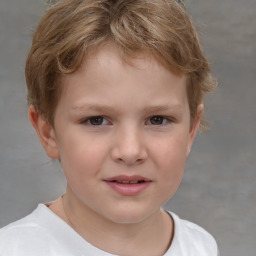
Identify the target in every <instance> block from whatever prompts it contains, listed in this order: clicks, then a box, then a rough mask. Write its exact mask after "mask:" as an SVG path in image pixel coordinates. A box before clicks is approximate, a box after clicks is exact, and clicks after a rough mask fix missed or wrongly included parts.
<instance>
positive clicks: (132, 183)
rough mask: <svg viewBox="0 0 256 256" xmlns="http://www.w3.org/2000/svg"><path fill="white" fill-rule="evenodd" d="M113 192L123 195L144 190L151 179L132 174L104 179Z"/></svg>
mask: <svg viewBox="0 0 256 256" xmlns="http://www.w3.org/2000/svg"><path fill="white" fill-rule="evenodd" d="M104 181H105V182H106V183H107V184H108V185H109V187H110V188H112V189H113V190H114V191H115V192H117V193H119V194H121V195H125V196H134V195H138V194H139V193H141V192H142V191H144V190H145V189H146V188H147V187H148V186H149V185H150V183H151V182H152V180H150V179H148V178H145V177H142V176H138V175H134V176H125V175H121V176H116V177H112V178H108V179H105V180H104Z"/></svg>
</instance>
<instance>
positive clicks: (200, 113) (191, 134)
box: [187, 104, 204, 156]
mask: <svg viewBox="0 0 256 256" xmlns="http://www.w3.org/2000/svg"><path fill="white" fill-rule="evenodd" d="M203 113H204V105H203V104H200V105H198V107H197V114H196V117H195V119H194V121H193V123H192V125H191V127H190V131H189V142H188V148H187V156H188V155H189V153H190V151H191V148H192V144H193V141H194V139H195V137H196V134H197V131H198V128H199V125H200V120H201V118H202V116H203Z"/></svg>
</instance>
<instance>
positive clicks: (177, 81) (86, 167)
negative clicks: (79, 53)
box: [29, 44, 203, 256]
mask: <svg viewBox="0 0 256 256" xmlns="http://www.w3.org/2000/svg"><path fill="white" fill-rule="evenodd" d="M128 63H129V64H128ZM202 112H203V107H202V105H200V106H199V107H198V115H197V117H196V118H195V120H194V123H193V125H192V126H191V124H190V112H189V105H188V99H187V93H186V77H185V76H184V75H177V74H175V73H173V72H171V71H170V70H168V69H166V68H165V67H164V66H162V65H161V64H160V63H159V62H158V61H157V60H156V59H154V58H153V57H152V56H150V55H146V54H144V53H141V54H140V55H139V56H138V58H136V59H130V60H129V61H128V62H124V61H123V60H122V59H121V57H120V53H119V51H118V50H117V48H116V47H115V46H113V45H111V44H109V45H106V46H103V47H101V48H99V49H98V50H96V51H94V52H92V53H91V54H90V56H88V57H87V59H86V60H84V62H83V65H82V66H81V68H80V69H79V70H78V71H76V72H75V73H73V74H69V75H64V76H63V92H62V95H61V98H60V101H59V103H58V105H57V109H56V114H55V119H54V126H52V125H50V124H49V123H47V122H46V121H45V120H44V119H43V118H42V117H41V116H40V115H38V113H37V112H36V111H35V109H34V108H33V106H31V107H30V109H29V117H30V121H31V123H32V125H33V126H34V128H35V129H36V131H37V133H38V136H39V139H40V141H41V143H42V145H43V147H44V149H45V151H46V153H47V155H48V156H49V157H51V158H54V159H61V165H62V168H63V171H64V173H65V176H66V178H67V191H66V193H65V195H64V196H63V198H61V199H58V200H56V201H55V202H54V203H53V204H52V205H51V206H50V209H51V210H52V211H53V212H54V213H56V214H57V215H58V216H59V217H60V218H62V219H64V220H65V221H66V222H67V223H68V224H69V225H71V226H72V227H73V228H74V229H75V230H76V231H77V232H78V233H79V234H80V235H81V236H82V237H84V238H85V239H86V240H87V241H88V242H90V243H91V244H93V245H94V246H96V247H98V248H100V249H102V250H105V251H107V252H110V253H113V254H118V255H127V256H129V255H147V256H148V255H163V254H164V253H165V251H166V250H167V248H168V247H169V246H170V243H171V240H172V236H173V222H172V219H171V217H170V216H169V215H168V214H167V213H166V212H164V211H162V210H161V206H162V205H163V204H164V203H165V202H166V201H167V200H169V199H170V198H171V197H172V196H173V194H174V193H175V191H176V190H177V188H178V186H179V184H180V182H181V179H182V176H183V171H184V167H185V162H186V158H187V156H188V154H189V152H190V149H191V146H192V143H193V140H194V137H195V135H196V132H197V129H198V125H199V121H200V118H201V115H202ZM95 116H96V117H98V118H95ZM99 117H100V118H99ZM119 175H126V176H132V175H140V176H143V177H145V178H147V179H148V180H150V184H149V185H148V186H147V187H146V189H144V190H143V191H142V192H140V193H138V194H136V195H133V196H126V195H121V194H120V193H118V192H116V191H115V190H113V189H112V188H111V187H110V186H109V185H108V184H107V183H106V182H105V181H106V179H108V178H110V177H114V176H119ZM106 234H107V235H106ZM155 234H158V235H157V236H155Z"/></svg>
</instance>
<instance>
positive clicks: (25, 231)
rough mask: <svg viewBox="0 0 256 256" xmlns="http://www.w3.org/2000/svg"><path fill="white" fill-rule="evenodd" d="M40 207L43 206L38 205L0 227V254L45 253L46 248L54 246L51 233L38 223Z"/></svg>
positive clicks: (28, 255) (3, 255)
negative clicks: (26, 213)
mask: <svg viewBox="0 0 256 256" xmlns="http://www.w3.org/2000/svg"><path fill="white" fill-rule="evenodd" d="M42 208H43V206H40V205H39V206H38V208H37V209H36V210H35V211H34V212H32V213H31V214H29V215H28V216H26V217H25V218H23V219H20V220H18V221H16V222H13V223H11V224H9V225H7V226H5V227H3V228H2V229H0V255H1V256H7V255H8V256H16V255H26V256H30V255H31V256H32V255H43V254H42V253H47V251H46V250H48V249H47V248H50V247H52V246H54V243H55V242H54V239H53V238H52V235H51V233H49V232H48V230H46V229H45V227H44V226H43V225H41V223H40V215H42V214H43V209H42ZM42 241H43V243H42ZM43 244H44V246H43ZM48 245H51V246H50V247H49V246H48ZM45 255H46V254H45Z"/></svg>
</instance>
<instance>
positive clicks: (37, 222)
mask: <svg viewBox="0 0 256 256" xmlns="http://www.w3.org/2000/svg"><path fill="white" fill-rule="evenodd" d="M169 214H170V215H171V216H172V218H173V220H174V237H173V241H172V244H171V246H170V248H169V249H168V251H167V252H166V253H165V254H164V256H217V255H218V249H217V245H216V242H215V240H214V238H213V237H212V236H211V235H210V234H209V233H208V232H206V231H205V230H204V229H202V228H201V227H199V226H197V225H196V224H193V223H191V222H189V221H185V220H181V219H180V218H179V217H178V216H177V215H175V214H173V213H169ZM71 255H73V256H95V255H96V256H114V255H113V254H110V253H107V252H104V251H102V250H100V249H98V248H96V247H94V246H93V245H91V244H90V243H88V242H87V241H85V240H84V239H83V238H82V237H81V236H80V235H79V234H78V233H77V232H76V231H75V230H73V229H72V228H71V227H70V226H69V225H68V224H67V223H66V222H64V221H63V220H62V219H61V218H59V217H58V216H57V215H55V214H54V213H53V212H52V211H51V210H50V209H49V208H48V207H47V206H45V205H44V204H39V205H38V207H37V208H36V209H35V210H34V211H33V212H32V213H31V214H30V215H28V216H27V217H25V218H23V219H21V220H18V221H16V222H14V223H11V224H9V225H8V226H6V227H4V228H2V229H0V256H71Z"/></svg>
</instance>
